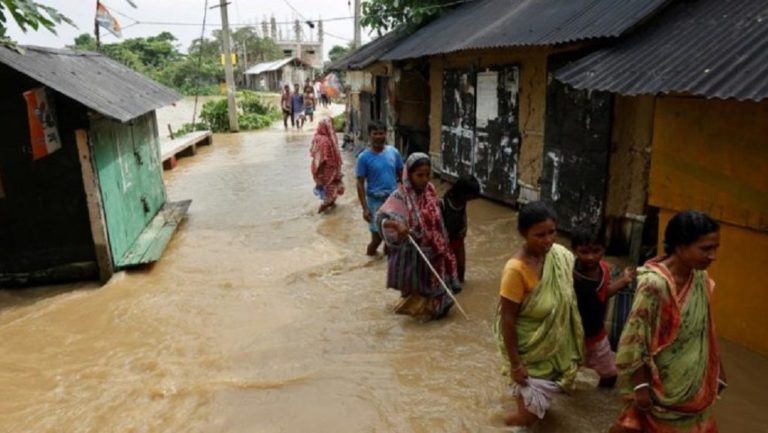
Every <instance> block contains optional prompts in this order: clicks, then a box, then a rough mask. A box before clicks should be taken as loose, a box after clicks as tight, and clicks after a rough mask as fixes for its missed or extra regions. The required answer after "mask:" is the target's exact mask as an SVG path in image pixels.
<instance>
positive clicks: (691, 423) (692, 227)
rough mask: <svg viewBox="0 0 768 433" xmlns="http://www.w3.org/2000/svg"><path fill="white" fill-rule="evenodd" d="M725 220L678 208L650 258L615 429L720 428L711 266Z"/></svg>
mask: <svg viewBox="0 0 768 433" xmlns="http://www.w3.org/2000/svg"><path fill="white" fill-rule="evenodd" d="M719 245H720V234H719V225H718V224H717V222H716V221H714V220H713V219H712V218H710V217H709V216H707V215H706V214H703V213H701V212H697V211H686V212H681V213H679V214H677V215H675V216H674V217H673V218H672V220H671V221H670V222H669V224H668V225H667V228H666V230H665V233H664V250H665V255H664V256H662V257H657V258H655V259H652V260H649V261H648V262H646V264H645V266H644V267H643V268H640V269H639V272H638V287H637V292H636V294H635V301H634V304H633V305H632V311H631V313H630V315H629V320H628V321H627V325H626V327H625V328H624V332H623V333H622V336H621V342H620V343H619V350H618V354H617V367H618V369H619V377H620V379H621V381H622V383H623V387H622V393H623V394H625V399H626V401H627V403H628V404H627V407H626V408H625V410H624V411H623V412H622V414H621V415H620V417H619V419H618V421H617V422H616V424H615V425H614V426H613V427H612V428H611V433H638V432H643V433H717V431H718V430H717V424H716V423H715V419H714V417H713V416H712V405H713V404H714V402H715V400H716V398H717V396H718V394H719V393H720V392H721V391H722V390H723V389H724V388H725V387H726V386H727V385H726V378H725V371H724V370H723V367H722V364H721V362H720V354H719V351H718V347H717V337H716V334H715V324H714V321H713V319H712V311H711V308H710V298H711V296H712V291H713V289H714V282H713V281H712V280H711V279H709V276H708V275H707V271H706V269H707V268H708V267H709V266H710V265H711V264H712V262H713V261H714V260H715V256H716V252H717V248H718V247H719Z"/></svg>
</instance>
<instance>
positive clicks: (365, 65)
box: [326, 31, 424, 150]
mask: <svg viewBox="0 0 768 433" xmlns="http://www.w3.org/2000/svg"><path fill="white" fill-rule="evenodd" d="M405 36H406V34H405V33H404V32H402V31H392V32H389V33H387V34H385V35H382V36H380V37H378V38H376V39H374V40H372V41H370V42H368V43H367V44H365V45H363V46H361V47H360V48H358V49H356V50H354V51H352V52H350V53H348V54H347V55H345V56H344V57H342V58H340V59H338V60H336V61H335V62H333V63H331V64H330V65H328V67H326V71H343V72H344V75H345V86H346V89H345V90H346V98H347V101H346V108H347V110H346V115H347V118H346V125H347V131H346V132H347V137H345V140H352V141H354V142H355V143H356V148H358V149H359V148H360V147H361V146H363V145H364V144H365V143H367V141H368V124H369V123H370V121H372V120H378V121H382V122H384V123H385V124H386V125H387V127H388V137H387V139H388V141H389V142H390V143H396V142H398V138H397V134H396V133H397V131H398V126H399V125H398V121H397V117H396V113H397V110H396V109H395V106H394V101H395V98H394V96H395V93H396V92H397V91H398V89H401V88H402V87H399V86H398V81H399V80H396V79H395V73H396V72H395V70H393V68H392V64H391V63H388V62H381V61H380V59H381V56H382V55H384V54H385V53H386V52H387V51H389V50H391V49H392V48H394V47H395V46H397V44H398V43H400V42H401V41H402V40H403V39H404V38H405ZM422 93H424V92H422ZM421 108H422V110H423V108H424V107H423V106H422V107H421ZM399 147H401V148H402V146H399ZM401 150H402V149H401Z"/></svg>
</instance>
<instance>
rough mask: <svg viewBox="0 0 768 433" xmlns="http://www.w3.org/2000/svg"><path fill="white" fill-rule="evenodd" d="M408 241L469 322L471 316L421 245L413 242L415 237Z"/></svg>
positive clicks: (409, 236)
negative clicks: (462, 306) (433, 265)
mask: <svg viewBox="0 0 768 433" xmlns="http://www.w3.org/2000/svg"><path fill="white" fill-rule="evenodd" d="M408 240H410V241H411V244H412V245H413V246H414V247H415V248H416V251H418V252H419V255H420V256H421V258H422V259H424V261H425V262H427V266H429V269H430V270H431V271H432V273H433V274H435V277H437V280H438V281H440V284H441V285H442V286H443V290H445V293H447V294H448V296H449V297H450V298H451V299H452V300H453V302H454V303H455V304H456V308H458V309H459V311H461V315H462V316H464V318H465V319H467V320H469V316H467V313H466V312H465V311H464V309H463V308H461V304H459V300H458V299H456V296H455V295H454V294H453V292H452V291H451V289H449V288H448V285H447V284H445V281H443V279H442V278H440V274H438V273H437V271H436V270H435V268H433V267H432V263H430V262H429V259H428V258H427V256H426V255H424V252H423V251H421V248H419V244H417V243H416V241H415V240H413V237H412V236H411V235H410V233H409V234H408Z"/></svg>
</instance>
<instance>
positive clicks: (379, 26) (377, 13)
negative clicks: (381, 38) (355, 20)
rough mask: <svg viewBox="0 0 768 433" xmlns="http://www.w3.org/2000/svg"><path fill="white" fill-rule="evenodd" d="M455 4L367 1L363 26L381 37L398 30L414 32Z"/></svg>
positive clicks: (448, 0)
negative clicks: (403, 29)
mask: <svg viewBox="0 0 768 433" xmlns="http://www.w3.org/2000/svg"><path fill="white" fill-rule="evenodd" d="M455 4H457V2H456V0H367V1H364V2H363V5H362V7H363V18H362V19H361V24H362V25H363V26H365V27H367V28H370V29H371V30H374V31H376V32H377V33H378V34H379V35H381V34H383V33H386V32H388V31H390V30H393V29H396V28H405V29H408V30H413V29H417V28H419V27H421V26H423V25H425V24H426V23H428V22H429V21H431V20H433V19H435V18H437V17H438V16H440V14H442V13H443V12H445V11H446V10H447V9H448V8H449V7H450V6H452V5H455Z"/></svg>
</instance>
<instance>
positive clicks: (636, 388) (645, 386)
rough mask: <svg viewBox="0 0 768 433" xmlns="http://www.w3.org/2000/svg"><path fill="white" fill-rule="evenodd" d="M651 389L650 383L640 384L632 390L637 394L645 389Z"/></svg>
mask: <svg viewBox="0 0 768 433" xmlns="http://www.w3.org/2000/svg"><path fill="white" fill-rule="evenodd" d="M650 387H651V384H650V383H648V382H643V383H641V384H639V385H635V387H634V388H633V389H632V390H633V391H635V392H637V391H640V390H641V389H643V388H650Z"/></svg>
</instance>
